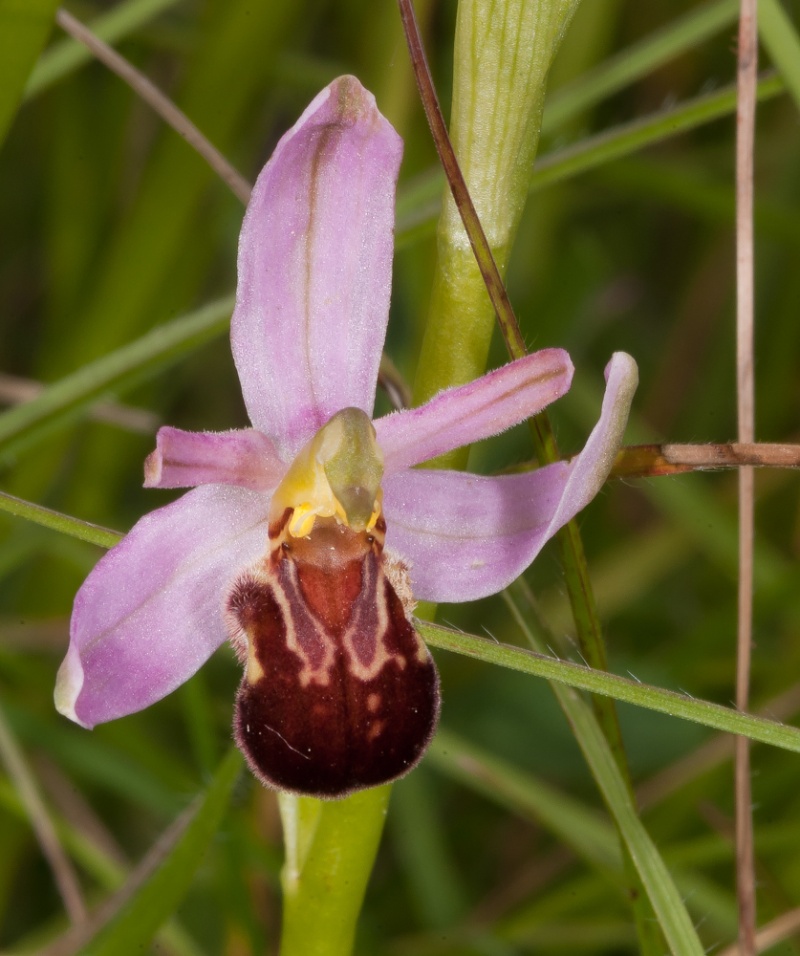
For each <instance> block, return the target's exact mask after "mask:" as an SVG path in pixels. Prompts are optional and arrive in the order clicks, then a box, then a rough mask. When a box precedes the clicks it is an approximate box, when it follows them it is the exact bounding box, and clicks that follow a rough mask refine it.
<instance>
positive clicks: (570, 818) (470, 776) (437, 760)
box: [425, 729, 622, 879]
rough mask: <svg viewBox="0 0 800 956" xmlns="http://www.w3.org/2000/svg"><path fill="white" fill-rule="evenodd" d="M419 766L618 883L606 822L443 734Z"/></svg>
mask: <svg viewBox="0 0 800 956" xmlns="http://www.w3.org/2000/svg"><path fill="white" fill-rule="evenodd" d="M425 761H426V763H430V764H432V765H433V766H434V767H435V768H436V769H437V770H439V771H440V772H442V773H444V774H446V775H447V776H448V777H452V778H453V779H455V780H458V781H459V782H460V783H462V784H464V785H465V786H467V787H469V788H470V789H471V790H475V791H476V792H477V793H481V794H483V795H484V796H486V797H487V799H489V800H492V801H493V802H495V803H500V804H502V805H503V806H506V807H508V808H509V809H511V810H512V811H513V812H514V813H517V814H519V815H520V816H522V817H524V818H525V819H529V820H533V821H535V822H536V823H538V824H540V825H542V826H544V827H545V828H546V829H547V830H549V831H550V832H551V833H552V834H554V835H555V836H556V837H557V838H558V839H559V840H561V841H563V842H564V843H565V844H566V845H567V846H570V847H572V849H573V851H574V852H575V854H576V855H577V856H579V857H581V858H582V859H584V860H587V861H588V862H589V863H591V864H592V865H593V866H595V867H599V868H601V869H602V870H603V871H605V872H608V871H610V870H613V871H616V872H617V873H618V874H619V876H620V879H621V873H622V862H621V860H620V854H619V841H618V840H617V835H616V833H615V832H614V830H613V829H612V827H611V826H610V824H609V823H608V820H604V819H603V818H602V816H601V815H600V814H598V813H597V812H596V811H595V810H593V809H590V808H589V807H587V806H586V805H585V804H584V803H582V802H581V801H580V800H576V799H575V798H574V797H572V796H571V795H570V794H568V793H565V792H563V791H561V790H558V789H556V788H555V787H553V786H552V784H549V783H546V782H545V781H543V780H539V779H538V778H537V777H535V776H533V774H530V773H526V772H525V771H523V770H519V769H518V768H517V767H514V766H512V765H511V764H509V763H508V762H507V761H505V760H503V759H501V758H499V757H496V756H494V755H493V754H490V753H487V752H486V751H484V750H482V749H481V748H480V747H476V746H475V745H474V744H471V743H470V742H469V741H467V740H464V739H462V738H461V737H459V736H458V735H457V734H453V733H450V732H449V731H448V730H445V729H440V730H439V731H438V732H437V734H436V737H435V738H434V740H433V743H432V744H431V747H430V750H429V751H428V753H427V755H426V757H425Z"/></svg>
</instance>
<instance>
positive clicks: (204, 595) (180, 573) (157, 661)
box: [55, 485, 269, 727]
mask: <svg viewBox="0 0 800 956" xmlns="http://www.w3.org/2000/svg"><path fill="white" fill-rule="evenodd" d="M268 507H269V498H268V496H265V495H260V494H256V493H254V492H252V491H246V490H245V489H243V488H232V487H227V486H223V485H207V486H205V487H203V488H197V489H195V490H194V491H189V492H187V493H186V494H185V495H183V497H182V498H179V499H178V500H177V501H175V502H173V503H172V504H170V505H167V506H166V507H164V508H159V509H158V510H157V511H152V512H150V514H148V515H145V517H144V518H142V519H141V520H140V521H139V522H138V523H137V524H136V525H135V526H134V527H133V529H132V530H131V531H130V532H129V533H128V534H127V535H126V536H125V538H123V539H122V541H121V542H120V543H119V544H118V545H117V546H116V547H114V548H112V549H111V551H109V552H108V554H106V555H105V556H104V557H103V558H102V560H101V561H100V562H99V563H98V564H97V565H96V566H95V568H94V570H93V571H92V573H91V574H90V575H89V577H88V578H87V579H86V581H84V583H83V586H82V587H81V589H80V591H78V594H77V596H76V598H75V605H74V608H73V612H72V623H71V626H70V644H69V652H68V654H67V657H66V659H65V661H64V663H63V664H62V666H61V670H60V671H59V675H58V682H57V684H56V693H55V697H56V706H57V707H58V709H59V710H60V711H61V713H63V714H65V715H66V716H67V717H70V718H72V720H75V721H77V722H78V723H79V724H83V726H84V727H93V726H94V725H95V724H98V723H101V722H102V721H106V720H113V719H115V718H116V717H122V716H124V715H125V714H130V713H133V712H134V711H137V710H141V709H142V708H143V707H147V706H149V705H150V704H152V703H154V702H155V701H157V700H160V699H161V698H162V697H164V696H165V695H166V694H168V693H169V692H170V691H172V690H174V689H175V688H176V687H178V686H179V685H180V684H182V683H183V682H184V681H185V680H188V678H189V677H191V676H192V674H194V673H195V671H196V670H197V669H198V668H199V667H200V665H201V664H203V663H204V661H205V660H206V659H207V658H208V657H209V656H210V655H211V654H212V652H213V651H214V650H216V648H217V647H219V645H220V644H221V643H222V642H223V641H224V640H225V638H226V636H227V632H226V629H225V624H224V621H223V606H224V599H225V593H226V589H227V588H228V586H229V585H230V583H231V579H232V578H233V577H234V576H235V575H236V573H237V571H238V569H239V568H241V567H243V566H245V565H247V564H248V563H250V562H252V561H254V560H255V559H256V558H257V557H258V556H259V555H261V554H262V553H263V551H264V542H265V538H266V518H267V514H266V512H267V508H268Z"/></svg>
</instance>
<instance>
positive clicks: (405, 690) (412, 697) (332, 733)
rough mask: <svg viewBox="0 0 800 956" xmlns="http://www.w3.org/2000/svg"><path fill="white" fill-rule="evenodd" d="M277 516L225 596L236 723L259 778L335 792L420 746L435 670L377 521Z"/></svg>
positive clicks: (416, 754) (371, 781)
mask: <svg viewBox="0 0 800 956" xmlns="http://www.w3.org/2000/svg"><path fill="white" fill-rule="evenodd" d="M287 517H288V515H285V516H284V520H283V521H282V522H281V525H280V526H279V527H276V528H271V529H270V543H271V550H270V554H269V556H267V557H265V558H264V559H263V561H261V562H259V563H258V564H256V565H254V566H253V567H251V568H249V569H248V570H247V571H246V572H244V574H242V575H241V576H240V577H239V579H238V580H237V581H236V583H235V584H234V587H233V590H232V592H231V595H230V597H229V599H228V612H229V615H230V617H231V623H232V630H234V631H235V632H236V633H234V635H233V638H234V643H237V644H239V645H240V649H241V650H242V651H243V652H244V643H243V638H244V639H246V643H247V652H246V653H247V659H246V666H245V675H244V678H243V680H242V683H241V686H240V688H239V692H238V695H237V699H236V715H235V720H234V732H235V736H236V741H237V744H238V745H239V747H240V748H241V750H242V751H243V752H244V754H245V756H246V757H247V760H248V763H249V764H250V767H251V769H252V770H253V772H254V774H255V775H256V776H257V777H258V778H259V779H261V780H262V782H263V783H264V784H266V785H267V786H269V787H274V788H276V789H278V790H284V791H288V792H292V793H299V794H306V795H309V796H316V797H328V798H333V797H343V796H346V795H347V794H349V793H351V792H353V791H354V790H360V789H363V788H365V787H373V786H376V785H378V784H382V783H387V782H388V781H390V780H394V779H396V778H397V777H400V776H402V775H403V774H405V773H406V772H408V771H409V770H410V769H411V768H412V767H413V766H414V765H415V764H416V763H417V762H418V761H419V759H420V758H421V756H422V754H423V753H424V751H425V749H426V747H427V745H428V743H429V742H430V739H431V737H432V735H433V732H434V730H435V728H436V722H437V719H438V715H439V678H438V674H437V672H436V667H435V665H434V663H433V660H432V658H431V657H430V654H429V653H428V650H427V648H426V647H425V644H424V642H423V641H422V638H421V637H420V636H419V635H418V634H417V632H416V631H415V630H414V628H413V627H412V625H411V623H410V622H409V620H408V618H407V616H406V612H405V609H404V607H403V604H402V602H401V600H400V597H399V596H398V594H397V591H396V590H395V587H394V586H393V584H392V582H391V581H390V579H389V575H388V574H387V562H386V558H385V556H384V554H383V537H384V531H385V525H384V523H383V519H379V521H378V524H377V525H376V527H375V529H373V530H372V531H371V532H366V531H362V532H356V531H352V530H351V529H350V528H348V527H346V526H344V525H341V524H339V523H337V522H336V521H335V519H333V518H330V519H318V520H317V522H316V524H315V526H314V529H313V531H312V532H311V534H310V535H308V536H307V537H305V538H293V537H291V536H290V535H288V533H287V531H286V519H287Z"/></svg>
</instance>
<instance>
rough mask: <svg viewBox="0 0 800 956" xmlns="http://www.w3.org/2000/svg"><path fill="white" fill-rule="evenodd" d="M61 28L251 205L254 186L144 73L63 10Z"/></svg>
mask: <svg viewBox="0 0 800 956" xmlns="http://www.w3.org/2000/svg"><path fill="white" fill-rule="evenodd" d="M56 21H57V23H58V25H59V26H60V27H61V29H62V30H64V32H65V33H68V34H69V35H70V36H71V37H72V38H73V39H74V40H77V41H78V42H79V43H82V44H83V45H84V46H85V47H86V48H87V49H89V50H91V52H92V54H93V55H94V56H95V57H97V59H98V60H99V61H100V62H101V63H102V64H103V65H104V66H106V67H108V69H109V70H111V72H112V73H116V75H117V76H118V77H119V78H120V79H121V80H123V81H124V82H125V83H127V84H128V86H130V88H131V89H132V90H133V91H134V92H135V93H136V95H137V96H140V97H141V98H142V100H144V102H145V103H147V104H148V106H150V107H151V108H152V109H153V110H154V111H155V112H156V113H158V115H159V116H160V117H161V118H162V119H163V120H164V122H165V123H167V125H168V126H171V127H172V128H173V129H174V130H175V132H176V133H178V135H180V136H182V137H183V138H184V139H185V140H186V142H187V143H189V145H190V146H191V147H192V148H193V149H195V150H196V151H197V152H198V153H199V154H200V155H201V156H202V157H203V159H205V161H206V162H207V163H208V165H209V166H210V167H211V168H212V169H213V170H214V172H215V173H216V174H217V175H218V176H219V177H220V179H221V180H222V181H223V182H224V183H225V184H226V185H227V186H228V187H229V188H230V190H231V192H232V193H233V194H234V195H235V196H236V197H237V199H240V200H241V201H242V202H243V203H244V204H245V205H247V202H248V200H249V199H250V192H251V186H250V183H248V182H247V180H246V179H245V178H244V177H243V176H242V175H241V174H240V173H239V172H238V171H237V170H236V169H234V167H233V166H232V165H231V164H230V163H229V162H228V160H227V159H225V157H224V156H223V155H222V153H220V151H219V150H218V149H217V148H216V147H215V146H213V145H212V144H211V143H210V142H209V141H208V139H207V138H206V137H205V136H204V135H203V134H202V133H201V132H200V130H199V129H198V128H197V127H196V126H195V125H194V123H193V122H192V121H191V120H190V119H189V117H188V116H186V114H185V113H183V112H181V110H179V109H178V107H177V106H175V104H174V103H173V102H172V101H171V100H170V99H169V98H168V97H166V96H165V95H164V94H163V93H162V92H161V90H159V89H158V87H157V86H155V85H154V84H153V83H151V81H150V80H148V79H147V77H146V76H145V75H144V74H143V73H140V72H139V70H137V69H136V67H135V66H133V65H132V64H131V63H129V62H128V61H127V60H126V59H125V58H124V57H123V56H120V54H119V53H117V51H116V50H114V49H112V48H111V47H110V46H109V45H108V44H107V43H104V42H103V41H102V40H101V39H100V38H99V37H98V36H95V34H94V33H92V31H91V30H90V29H89V28H88V27H86V26H85V25H84V24H83V23H81V22H80V20H76V19H75V17H73V16H72V14H71V13H67V11H66V10H64V9H60V10H59V11H58V13H57V14H56Z"/></svg>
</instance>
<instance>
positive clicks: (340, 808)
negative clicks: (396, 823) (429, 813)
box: [278, 786, 391, 956]
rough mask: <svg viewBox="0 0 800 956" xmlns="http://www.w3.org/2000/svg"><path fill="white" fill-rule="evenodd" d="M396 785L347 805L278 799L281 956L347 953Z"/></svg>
mask: <svg viewBox="0 0 800 956" xmlns="http://www.w3.org/2000/svg"><path fill="white" fill-rule="evenodd" d="M390 792H391V787H390V786H383V787H375V788H373V789H371V790H363V791H361V792H360V793H355V794H353V795H352V796H350V797H346V798H345V799H343V800H331V801H322V800H316V799H314V798H312V797H298V796H294V795H293V794H286V793H282V794H279V797H278V800H279V804H280V811H281V821H282V823H283V834H284V842H285V845H286V862H285V863H284V867H283V872H282V874H281V884H282V886H283V929H282V933H281V956H345V954H347V953H350V952H351V951H352V948H353V940H354V937H355V929H356V923H357V921H358V914H359V912H360V910H361V904H362V902H363V900H364V893H365V891H366V888H367V882H368V881H369V876H370V873H371V871H372V864H373V861H374V859H375V854H376V853H377V851H378V844H379V842H380V838H381V832H382V831H383V824H384V820H385V818H386V810H387V807H388V803H389V794H390Z"/></svg>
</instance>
